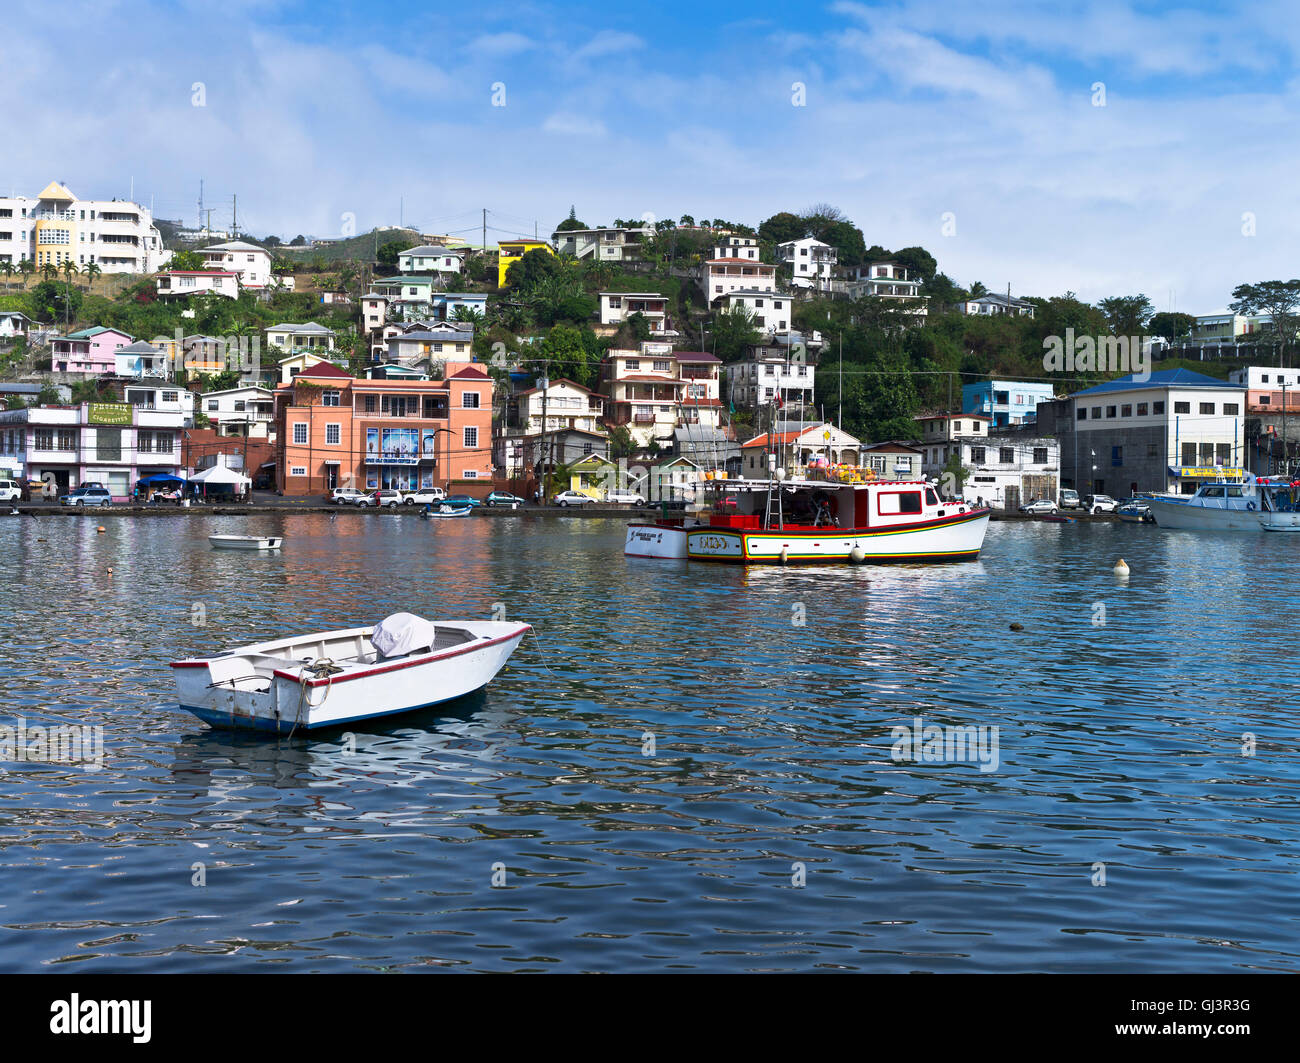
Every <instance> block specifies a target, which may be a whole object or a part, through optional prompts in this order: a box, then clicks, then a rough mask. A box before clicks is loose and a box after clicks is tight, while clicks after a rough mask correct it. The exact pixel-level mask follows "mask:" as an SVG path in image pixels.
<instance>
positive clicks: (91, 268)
mask: <svg viewBox="0 0 1300 1063" xmlns="http://www.w3.org/2000/svg"><path fill="white" fill-rule="evenodd" d="M81 272H82V273H84V274H85V275H86V291H90V290H91V289H92V288H94V287H95V278H96V277H98V276H99V275H100V274H101V273H103V272H104V271H103V270H102V269H100V268H99V267H98V266H97V265H95V263H93V262H88V263H87V264H86V268H85V269H83V270H82V271H81Z"/></svg>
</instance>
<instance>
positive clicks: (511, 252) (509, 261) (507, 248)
mask: <svg viewBox="0 0 1300 1063" xmlns="http://www.w3.org/2000/svg"><path fill="white" fill-rule="evenodd" d="M538 248H543V249H545V250H546V251H549V252H550V253H551V254H555V251H554V249H553V248H552V247H551V245H550V244H548V243H547V242H546V241H545V240H502V241H501V242H500V243H499V244H497V287H498V288H504V287H505V286H506V273H507V271H508V270H509V269H510V267H511V266H513V265H514V264H515V263H516V262H518V261H519V260H520V259H521V258H522V257H523V256H524V255H526V254H528V252H529V251H536V250H537V249H538Z"/></svg>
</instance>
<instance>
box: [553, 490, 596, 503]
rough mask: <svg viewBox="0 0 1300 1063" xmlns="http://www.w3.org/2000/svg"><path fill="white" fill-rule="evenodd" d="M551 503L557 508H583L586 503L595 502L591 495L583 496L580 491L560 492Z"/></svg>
mask: <svg viewBox="0 0 1300 1063" xmlns="http://www.w3.org/2000/svg"><path fill="white" fill-rule="evenodd" d="M551 501H552V502H554V503H555V504H556V505H557V506H585V505H587V503H589V502H594V501H596V500H595V499H594V498H592V497H591V495H584V494H583V493H582V492H581V491H561V492H560V493H559V494H558V495H556V496H555V497H554V498H553V499H551Z"/></svg>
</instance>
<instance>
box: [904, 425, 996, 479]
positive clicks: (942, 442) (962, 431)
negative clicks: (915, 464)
mask: <svg viewBox="0 0 1300 1063" xmlns="http://www.w3.org/2000/svg"><path fill="white" fill-rule="evenodd" d="M916 421H917V423H918V424H919V425H920V426H921V449H922V451H923V452H924V453H925V460H924V461H923V462H922V471H923V472H924V473H925V475H926V476H938V475H939V474H940V472H941V470H942V469H943V467H944V466H945V465H947V464H948V459H949V458H950V457H951V456H952V455H953V454H954V453H957V452H958V451H959V450H960V446H959V444H958V440H960V439H962V438H964V437H976V438H987V436H988V434H989V426H990V424H991V423H992V418H990V417H989V416H988V415H987V414H982V413H953V412H946V411H940V410H932V411H930V412H928V413H921V414H918V415H917V417H916Z"/></svg>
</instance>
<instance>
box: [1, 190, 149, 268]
mask: <svg viewBox="0 0 1300 1063" xmlns="http://www.w3.org/2000/svg"><path fill="white" fill-rule="evenodd" d="M170 258H171V252H170V251H168V250H167V249H166V248H164V247H163V242H162V235H161V234H160V233H159V231H158V228H157V226H155V225H154V223H153V215H152V214H151V213H150V212H149V210H148V208H146V207H142V206H140V204H138V203H132V202H129V201H127V200H118V199H112V200H105V199H79V198H78V197H77V196H76V195H74V194H73V193H72V192H71V191H70V190H69V189H68V188H67V187H66V186H65V185H62V184H60V183H59V182H57V181H51V182H50V183H49V184H48V185H46V187H45V189H44V190H43V191H42V192H41V193H40V194H39V195H37V196H0V262H9V263H12V264H14V265H17V264H18V263H19V262H21V261H22V260H23V259H27V260H28V261H30V262H32V263H33V264H34V265H35V266H36V268H37V269H39V268H40V267H41V266H45V265H52V266H62V265H63V263H65V262H74V263H76V265H77V266H78V268H80V267H83V266H88V265H91V264H92V263H93V264H94V265H96V266H98V267H99V269H100V271H101V272H103V273H153V272H154V271H155V270H158V269H161V268H162V267H163V266H164V265H166V263H167V260H168V259H170Z"/></svg>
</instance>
